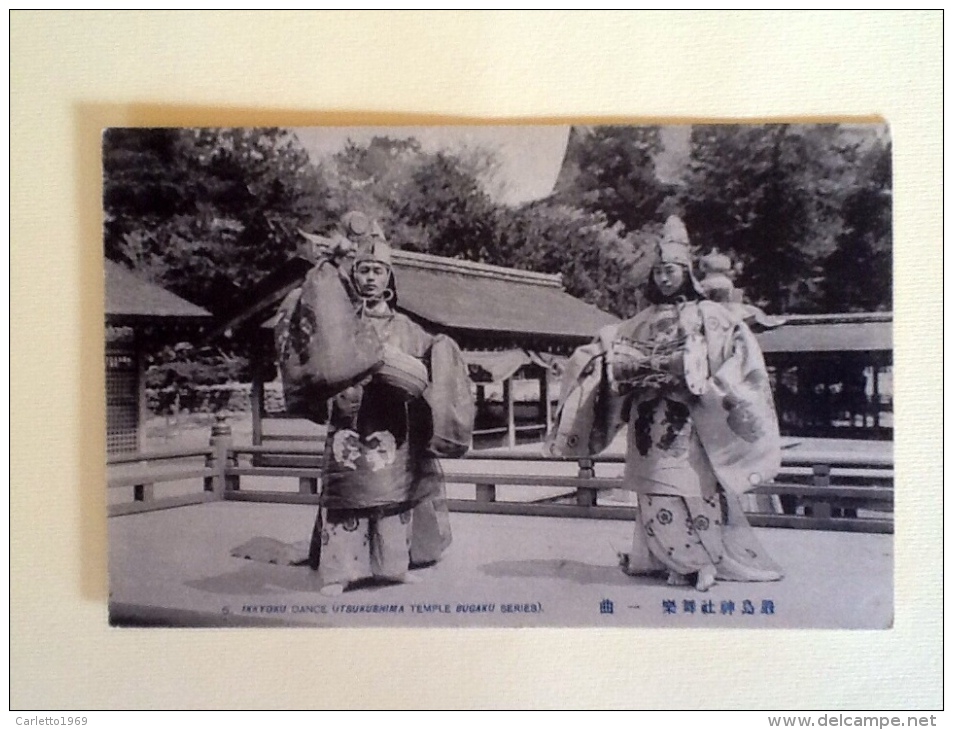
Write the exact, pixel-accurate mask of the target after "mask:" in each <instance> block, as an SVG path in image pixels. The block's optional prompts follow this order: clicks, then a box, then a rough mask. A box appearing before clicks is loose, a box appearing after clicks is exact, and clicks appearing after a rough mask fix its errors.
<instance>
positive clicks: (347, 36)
mask: <svg viewBox="0 0 953 730" xmlns="http://www.w3.org/2000/svg"><path fill="white" fill-rule="evenodd" d="M942 20H943V19H942V13H941V12H940V11H934V12H927V13H925V12H874V11H863V12H833V13H818V12H801V11H786V12H781V13H778V12H767V13H765V12H759V13H751V12H730V13H725V12H690V13H688V12H651V13H645V12H634V11H626V12H622V11H618V12H578V11H562V12H550V13H544V14H540V13H538V12H537V13H531V12H520V13H512V12H472V11H470V12H463V11H453V12H442V13H438V14H432V13H425V12H377V11H375V12H354V11H350V12H344V11H342V12H332V13H327V12H317V11H302V12H280V13H261V12H247V13H238V12H202V13H185V12H178V11H175V12H153V11H135V12H131V11H110V12H75V13H67V12H41V11H29V12H28V11H15V12H13V13H11V15H10V54H11V89H10V91H11V93H10V105H11V108H10V114H11V171H12V172H11V175H12V176H11V278H12V282H11V283H12V299H11V318H12V333H11V378H12V381H11V384H12V388H11V391H12V392H11V415H12V424H11V426H12V427H11V442H10V448H11V496H10V510H11V513H10V519H11V542H10V544H11V556H10V558H11V566H10V567H11V703H12V707H13V708H33V709H40V708H42V709H53V708H59V709H73V710H77V709H90V710H92V709H106V708H113V707H122V708H145V707H167V708H173V707H182V706H190V707H196V708H199V707H207V708H301V709H306V708H319V707H324V708H335V707H364V708H369V707H386V708H396V707H594V708H608V707H618V708H630V707H631V708H667V707H670V708H680V709H691V708H716V707H717V708H734V709H742V708H775V709H799V708H800V709H828V710H831V709H834V710H836V709H866V710H873V709H877V708H882V709H936V708H938V707H940V706H941V703H942V698H941V692H942V638H941V631H942V584H943V578H942V565H941V551H940V545H941V544H942V537H943V533H942V516H941V504H942V496H941V495H942V486H941V485H942V473H941V460H940V455H941V454H942V439H941V425H942V420H941V419H942V416H941V412H940V399H939V398H938V393H939V388H940V385H941V375H940V370H941V362H942V360H941V352H940V346H941V340H940V332H939V327H938V323H939V322H940V321H941V309H940V307H941V301H942V294H941V281H942V272H941V271H940V267H939V266H938V265H937V262H938V260H939V255H940V252H941V246H942V233H943V232H942V224H941V220H942V217H941V213H942V209H941V205H942V177H941V175H942V153H941V129H942V127H941V124H942V105H941V98H942V66H941V64H942ZM835 116H836V117H841V116H852V117H858V118H860V117H862V118H870V117H872V116H881V117H883V118H885V119H886V120H887V121H888V122H889V123H890V125H891V132H892V136H893V144H894V152H895V165H894V176H895V177H894V180H895V191H896V192H895V208H894V210H895V251H896V263H895V282H896V306H895V323H896V324H895V330H896V336H895V351H896V363H897V368H896V380H895V387H896V395H897V398H896V402H897V419H898V423H899V425H898V428H897V441H896V455H897V463H898V467H897V514H896V517H897V524H898V530H897V538H896V609H897V615H896V625H895V628H894V629H892V630H890V631H881V632H861V631H855V632H850V631H808V630H804V631H801V630H778V631H773V630H763V631H752V632H743V631H736V630H721V631H719V630H644V629H625V630H623V629H620V630H596V629H573V630H553V629H535V630H512V629H510V630H452V631H443V630H383V629H380V630H322V631H317V630H313V631H311V630H274V629H272V630H254V629H249V630H241V631H215V630H179V631H168V630H148V631H146V630H116V629H110V628H108V626H107V624H106V591H107V581H106V570H105V564H104V563H105V557H104V556H105V552H106V519H105V500H104V497H103V494H102V486H101V485H102V484H103V481H104V478H105V475H104V467H103V465H102V459H101V458H100V457H99V456H97V455H98V454H103V453H104V452H105V445H104V441H105V437H104V435H103V434H102V427H101V424H102V423H103V421H104V406H103V403H102V392H103V390H102V389H103V383H102V379H103V375H102V359H101V358H102V349H101V339H98V338H100V337H101V327H102V319H101V316H102V315H101V311H102V309H101V308H102V276H101V268H100V267H101V249H100V235H99V230H100V228H99V226H100V220H99V215H100V214H99V210H100V204H99V192H100V187H99V186H100V180H99V167H98V166H99V157H98V135H99V129H100V128H102V127H107V126H122V125H175V126H196V125H216V126H218V125H249V124H268V125H275V126H303V125H307V124H337V125H340V124H348V123H355V124H374V123H382V124H392V123H413V124H427V123H446V122H448V121H450V120H451V118H455V117H458V118H463V119H465V120H466V121H469V122H492V121H494V120H499V121H516V120H522V119H526V120H527V121H532V122H536V123H538V122H539V121H546V120H552V121H557V120H558V121H560V122H566V121H571V120H573V119H579V118H584V119H588V120H593V121H603V122H605V121H612V120H614V119H618V120H620V121H623V120H624V121H627V122H633V121H636V122H637V121H644V120H653V121H654V120H660V121H675V120H679V119H757V120H765V119H769V118H798V119H805V118H809V119H821V118H827V119H830V118H833V117H835ZM54 282H55V283H54ZM778 557H779V558H780V557H781V556H778ZM357 667H360V676H355V668H357Z"/></svg>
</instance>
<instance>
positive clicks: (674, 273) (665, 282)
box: [652, 263, 685, 297]
mask: <svg viewBox="0 0 953 730" xmlns="http://www.w3.org/2000/svg"><path fill="white" fill-rule="evenodd" d="M652 279H653V280H654V281H655V286H657V287H658V290H659V291H660V292H661V293H662V296H663V297H670V296H672V295H673V294H675V292H677V291H679V290H681V288H682V285H683V284H684V283H685V268H684V267H683V266H681V265H680V264H665V263H659V264H656V265H655V266H654V267H652Z"/></svg>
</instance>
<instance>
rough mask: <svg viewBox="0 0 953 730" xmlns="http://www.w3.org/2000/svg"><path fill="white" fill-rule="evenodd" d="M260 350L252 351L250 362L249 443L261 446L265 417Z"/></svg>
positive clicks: (259, 346) (258, 348)
mask: <svg viewBox="0 0 953 730" xmlns="http://www.w3.org/2000/svg"><path fill="white" fill-rule="evenodd" d="M261 350H262V348H261V345H260V344H259V345H257V346H256V347H255V348H254V350H252V354H251V357H252V360H251V442H252V443H253V444H254V445H255V446H261V442H262V438H261V437H262V423H261V422H262V419H263V418H264V417H265V382H264V374H263V372H262V363H261V358H262V352H261Z"/></svg>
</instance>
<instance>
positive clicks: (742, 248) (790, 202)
mask: <svg viewBox="0 0 953 730" xmlns="http://www.w3.org/2000/svg"><path fill="white" fill-rule="evenodd" d="M872 139H873V141H872ZM871 144H873V145H874V146H875V147H877V146H878V145H879V143H878V142H876V138H871V137H870V136H869V135H864V134H860V133H858V131H857V130H855V129H852V128H845V127H843V126H841V125H834V124H830V125H790V124H768V125H744V126H742V125H699V126H696V127H695V128H694V129H693V132H692V140H691V159H690V163H689V171H688V174H687V176H686V180H685V185H684V187H683V188H682V191H681V193H680V195H679V200H678V202H679V204H680V206H681V207H682V208H683V210H684V217H685V220H686V224H687V225H688V229H689V231H690V233H691V235H692V238H693V241H694V242H695V243H697V244H698V245H699V246H700V247H701V248H702V249H711V248H719V249H722V250H726V251H728V252H730V253H731V254H733V255H734V257H735V258H736V259H737V260H738V261H739V263H740V264H741V265H742V271H743V273H742V275H741V277H740V279H739V282H738V283H739V285H740V286H742V287H744V288H745V290H746V292H747V294H748V295H749V296H750V297H751V298H752V299H753V300H754V301H756V302H757V303H759V304H762V305H763V306H765V307H767V308H768V309H770V310H772V311H777V312H791V311H817V310H819V309H824V308H825V307H831V306H835V305H836V306H837V307H838V308H842V309H844V308H846V309H860V308H865V307H868V306H873V305H874V303H873V301H872V300H871V299H870V298H869V297H868V298H865V299H864V300H858V301H856V302H854V303H851V302H849V301H847V300H846V299H843V298H842V299H841V300H840V301H837V299H836V297H835V298H832V294H831V293H832V292H834V291H838V290H841V291H848V290H849V289H850V282H849V281H848V279H851V278H853V277H855V276H856V269H854V272H853V273H852V272H850V270H849V266H850V264H847V261H848V260H850V259H851V258H852V256H854V255H855V254H858V253H860V249H858V246H859V244H857V243H855V241H856V239H857V238H858V232H859V231H860V230H861V228H863V227H864V225H865V224H862V223H860V222H859V221H856V220H855V221H853V222H851V221H850V220H849V218H850V216H851V215H852V214H851V212H850V208H851V207H852V206H853V207H857V206H860V207H863V205H864V204H863V203H862V202H861V199H860V198H858V197H857V196H858V195H860V193H859V192H858V191H859V190H866V191H867V193H868V197H867V198H865V200H866V201H867V202H868V203H873V204H874V205H875V206H877V207H878V210H879V215H880V216H882V217H884V218H885V220H886V221H887V225H886V238H884V227H883V226H881V228H880V229H878V231H877V232H874V231H872V230H870V229H868V232H869V234H870V235H871V236H874V237H877V238H878V243H876V244H875V243H870V244H869V245H868V248H870V249H871V250H883V249H884V248H886V249H887V250H889V247H890V241H889V218H890V205H889V192H887V195H886V197H884V196H883V194H882V192H883V190H884V184H885V182H886V185H887V188H886V190H887V191H889V179H887V180H886V181H884V180H883V179H882V177H881V179H879V180H874V179H873V178H872V177H871V173H872V172H873V166H869V165H868V166H865V165H862V164H859V163H858V156H863V155H862V148H863V147H864V145H867V146H870V145H871ZM887 161H888V162H887V164H888V168H887V170H886V173H887V178H889V151H888V152H887ZM868 167H869V168H870V169H868ZM875 190H878V191H881V192H877V193H874V191H875ZM870 195H873V198H871V197H870ZM861 197H862V196H861ZM850 200H853V202H850V203H848V201H850ZM868 212H869V213H873V211H872V210H869V211H868ZM854 217H855V218H856V215H855V216H854ZM875 217H876V215H875ZM860 237H863V234H860ZM851 249H855V250H854V251H853V252H851ZM838 261H841V262H843V263H845V264H847V267H846V268H845V267H841V268H840V269H838V268H837V267H833V268H832V266H831V265H832V264H834V263H836V262H838ZM865 263H869V264H871V265H874V264H878V265H880V264H882V263H883V262H876V261H875V259H874V258H873V257H871V256H868V257H867V258H866V259H857V260H854V262H853V266H855V267H856V266H858V265H863V264H865ZM872 275H873V276H874V277H876V278H883V277H886V278H887V279H889V277H890V271H889V266H888V267H886V268H884V267H883V266H880V268H879V269H878V271H877V272H872ZM845 285H846V287H847V288H846V289H845V288H844V287H845ZM879 291H880V293H881V294H882V293H883V289H882V287H881V289H880V290H879ZM878 296H880V295H878ZM883 304H884V303H883V302H881V303H880V304H878V305H877V306H883Z"/></svg>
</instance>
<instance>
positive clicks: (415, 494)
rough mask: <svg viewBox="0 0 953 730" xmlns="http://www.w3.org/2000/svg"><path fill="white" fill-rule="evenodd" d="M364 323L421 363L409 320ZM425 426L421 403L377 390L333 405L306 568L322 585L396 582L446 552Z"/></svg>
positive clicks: (361, 389) (421, 349)
mask: <svg viewBox="0 0 953 730" xmlns="http://www.w3.org/2000/svg"><path fill="white" fill-rule="evenodd" d="M363 316H365V317H366V318H368V319H369V320H370V321H371V323H372V325H373V326H374V329H375V330H376V331H377V334H378V336H379V337H380V339H381V342H382V343H384V344H387V345H390V346H392V347H396V348H398V349H400V350H402V351H403V352H405V353H406V354H408V355H412V356H413V357H416V358H418V359H420V360H423V361H424V362H425V363H426V362H427V360H428V358H429V352H430V349H431V346H432V344H433V338H432V337H431V336H430V335H428V334H427V333H426V332H425V331H424V330H423V329H421V328H420V327H419V326H418V325H416V324H415V323H414V322H412V321H411V320H410V319H408V318H407V317H406V316H404V315H403V314H400V313H396V312H393V311H391V310H389V309H387V310H386V311H385V312H381V313H377V314H374V313H369V312H368V313H365V314H364V315H363ZM429 419H430V413H429V411H428V410H427V406H426V404H424V403H423V402H422V399H416V400H413V401H409V402H408V401H406V400H404V398H403V397H402V396H401V395H400V394H399V393H397V392H395V391H394V390H393V389H392V388H390V387H389V386H386V385H381V384H379V383H377V382H376V381H374V380H371V381H369V382H365V383H362V384H358V385H355V386H353V387H351V388H348V389H347V390H346V391H344V392H343V393H341V394H340V395H338V396H337V397H336V398H334V399H333V402H332V412H331V419H330V423H329V427H328V436H327V441H326V444H325V458H324V471H323V475H322V493H321V502H322V508H321V510H320V511H319V514H318V517H317V521H316V523H315V528H314V532H313V535H312V540H311V552H310V561H309V562H310V564H311V567H312V568H316V569H317V570H318V573H319V576H320V578H321V581H322V583H323V584H329V583H340V584H347V583H351V582H354V581H357V580H361V579H363V578H369V577H380V578H390V579H395V580H399V579H401V578H402V576H403V575H404V574H405V573H406V571H407V569H408V567H409V565H410V564H411V563H417V564H426V563H432V562H435V561H436V560H438V559H439V558H440V557H441V554H442V553H443V551H444V550H445V549H446V548H447V547H448V546H449V544H450V541H451V534H450V521H449V514H448V512H447V507H446V491H445V485H444V480H443V475H442V472H441V471H440V466H439V463H438V462H437V460H436V459H435V458H434V457H433V456H431V455H429V454H428V453H427V451H426V448H427V445H428V441H429V439H430V431H431V428H430V424H429Z"/></svg>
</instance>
